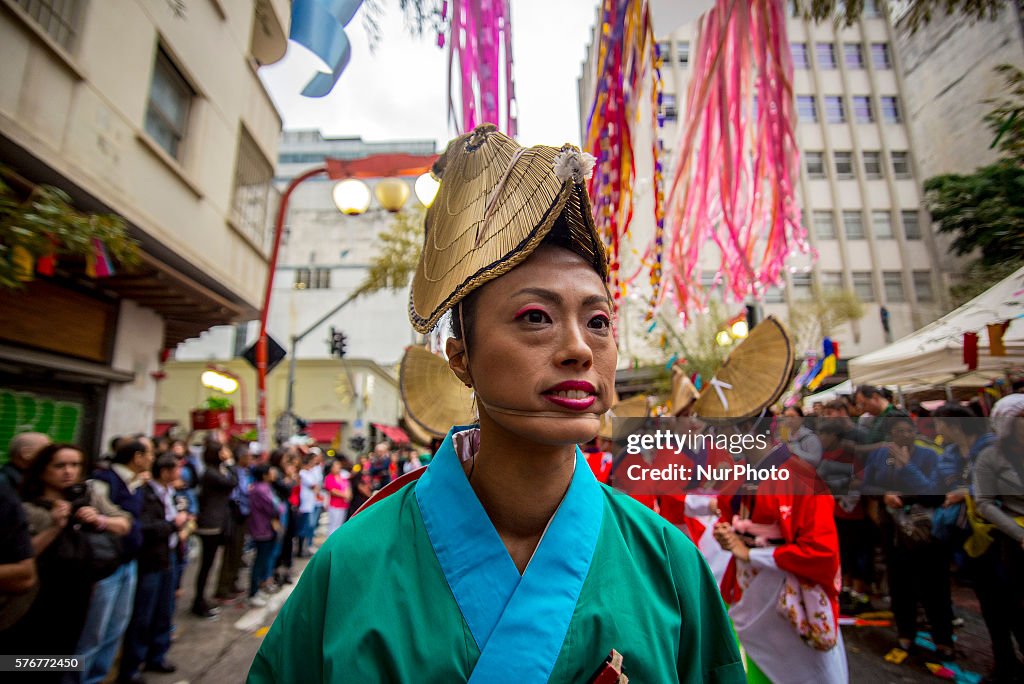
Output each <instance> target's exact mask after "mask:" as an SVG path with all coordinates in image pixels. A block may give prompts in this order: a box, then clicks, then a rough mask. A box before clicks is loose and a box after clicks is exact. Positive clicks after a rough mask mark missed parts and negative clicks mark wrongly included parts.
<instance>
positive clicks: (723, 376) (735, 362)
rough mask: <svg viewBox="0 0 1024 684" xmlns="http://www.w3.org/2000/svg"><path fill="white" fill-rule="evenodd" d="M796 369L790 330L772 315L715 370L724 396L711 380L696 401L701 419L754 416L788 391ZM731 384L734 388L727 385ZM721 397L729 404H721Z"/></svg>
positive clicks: (695, 410) (695, 408) (715, 378)
mask: <svg viewBox="0 0 1024 684" xmlns="http://www.w3.org/2000/svg"><path fill="white" fill-rule="evenodd" d="M795 368H796V354H795V350H794V347H793V340H792V338H791V337H790V335H789V331H788V330H786V327H785V326H784V325H782V323H780V322H779V321H778V320H777V319H776V318H774V317H772V316H769V317H768V318H766V319H765V320H764V321H762V322H761V323H760V324H758V325H757V326H756V327H755V328H754V329H753V330H751V331H750V335H749V336H748V337H747V339H745V340H743V341H742V342H740V344H739V345H737V347H736V349H734V350H733V351H732V353H731V354H729V357H728V358H727V359H726V360H725V363H724V364H722V367H721V368H719V369H718V372H717V373H715V377H714V380H716V381H718V382H719V383H723V384H722V385H719V387H720V389H721V391H722V395H719V392H718V391H716V390H715V387H714V382H709V383H708V384H707V386H706V387H704V389H703V390H702V391H701V395H700V399H698V400H697V403H696V404H694V407H693V412H694V413H695V414H696V415H698V416H700V417H701V418H711V419H714V418H752V417H755V416H758V415H760V414H761V412H762V411H764V410H765V409H766V408H768V407H769V406H771V405H772V404H774V403H775V402H776V401H778V400H779V398H780V397H781V396H782V394H783V393H784V392H785V391H786V388H787V387H788V386H789V383H790V382H791V381H792V379H793V372H794V370H795ZM725 385H731V389H730V388H727V387H725ZM722 396H724V397H725V399H726V401H727V402H728V406H726V405H725V404H723V403H722Z"/></svg>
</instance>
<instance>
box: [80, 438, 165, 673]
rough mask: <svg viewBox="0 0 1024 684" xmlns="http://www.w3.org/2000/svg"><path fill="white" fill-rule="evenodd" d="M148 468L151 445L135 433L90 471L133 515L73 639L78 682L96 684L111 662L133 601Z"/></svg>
mask: <svg viewBox="0 0 1024 684" xmlns="http://www.w3.org/2000/svg"><path fill="white" fill-rule="evenodd" d="M152 468H153V443H152V442H150V441H149V440H148V439H146V438H145V437H136V438H135V439H131V440H129V441H127V442H124V443H122V444H121V446H120V447H119V448H118V450H117V452H116V453H115V454H114V459H113V463H112V465H111V467H110V469H109V470H97V471H96V472H95V473H93V478H94V482H95V483H96V485H97V487H98V488H100V489H101V490H105V491H103V493H104V494H106V495H107V498H109V499H110V500H111V501H112V502H114V504H115V505H117V506H120V507H121V509H123V510H124V511H125V512H127V513H128V514H129V515H131V517H132V529H131V531H130V532H129V533H128V535H127V536H125V537H122V539H121V543H122V545H123V547H124V562H123V563H122V564H121V567H119V568H118V569H117V570H115V571H114V574H112V575H110V576H109V577H106V578H104V579H102V580H100V581H99V582H97V583H96V586H95V588H94V589H93V592H92V602H91V603H90V604H89V615H88V617H87V618H86V622H85V628H84V629H83V630H82V636H81V638H80V639H79V640H78V648H77V650H76V651H77V653H78V654H79V662H80V664H81V665H82V668H83V669H82V672H81V682H82V684H100V682H102V681H103V680H104V679H106V677H107V673H108V672H109V671H110V668H111V667H112V666H113V664H114V658H115V656H117V651H118V649H119V648H120V646H121V637H122V636H124V632H125V629H127V628H128V621H129V620H130V619H131V617H132V608H133V607H134V605H135V584H136V580H137V563H136V560H135V559H136V557H137V556H138V553H139V548H140V547H141V546H142V526H141V524H140V522H139V517H140V514H141V513H142V491H141V488H142V486H143V485H144V484H145V483H146V482H148V481H149V479H150V477H151V476H152V473H151V470H152Z"/></svg>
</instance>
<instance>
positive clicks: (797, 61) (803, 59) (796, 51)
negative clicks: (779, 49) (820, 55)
mask: <svg viewBox="0 0 1024 684" xmlns="http://www.w3.org/2000/svg"><path fill="white" fill-rule="evenodd" d="M789 54H790V55H792V56H793V68H794V69H810V68H811V64H810V62H809V61H808V60H807V43H790V44H789Z"/></svg>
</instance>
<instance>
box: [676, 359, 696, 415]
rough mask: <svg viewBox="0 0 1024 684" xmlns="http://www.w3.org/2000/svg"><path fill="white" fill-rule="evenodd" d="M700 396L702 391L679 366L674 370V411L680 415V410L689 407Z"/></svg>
mask: <svg viewBox="0 0 1024 684" xmlns="http://www.w3.org/2000/svg"><path fill="white" fill-rule="evenodd" d="M699 398H700V392H699V391H697V388H696V387H695V386H694V384H693V382H692V381H691V380H690V378H688V377H687V376H686V373H684V372H683V371H682V370H680V369H679V368H675V369H673V371H672V399H671V406H672V413H673V415H679V412H680V411H682V410H683V409H685V408H686V407H688V406H689V405H690V404H692V403H693V402H694V401H696V400H697V399H699Z"/></svg>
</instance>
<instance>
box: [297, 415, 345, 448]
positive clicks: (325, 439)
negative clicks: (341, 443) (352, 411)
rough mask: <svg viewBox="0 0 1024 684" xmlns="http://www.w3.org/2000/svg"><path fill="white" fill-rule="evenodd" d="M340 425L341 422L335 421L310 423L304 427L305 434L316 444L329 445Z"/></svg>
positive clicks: (336, 434)
mask: <svg viewBox="0 0 1024 684" xmlns="http://www.w3.org/2000/svg"><path fill="white" fill-rule="evenodd" d="M341 425H342V423H341V421H337V420H324V421H319V422H317V421H310V422H309V424H308V425H306V434H307V435H309V436H310V437H312V438H313V439H314V440H316V441H317V442H318V443H324V444H330V443H331V442H333V441H334V440H335V438H336V437H337V436H338V432H339V431H340V430H341Z"/></svg>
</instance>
